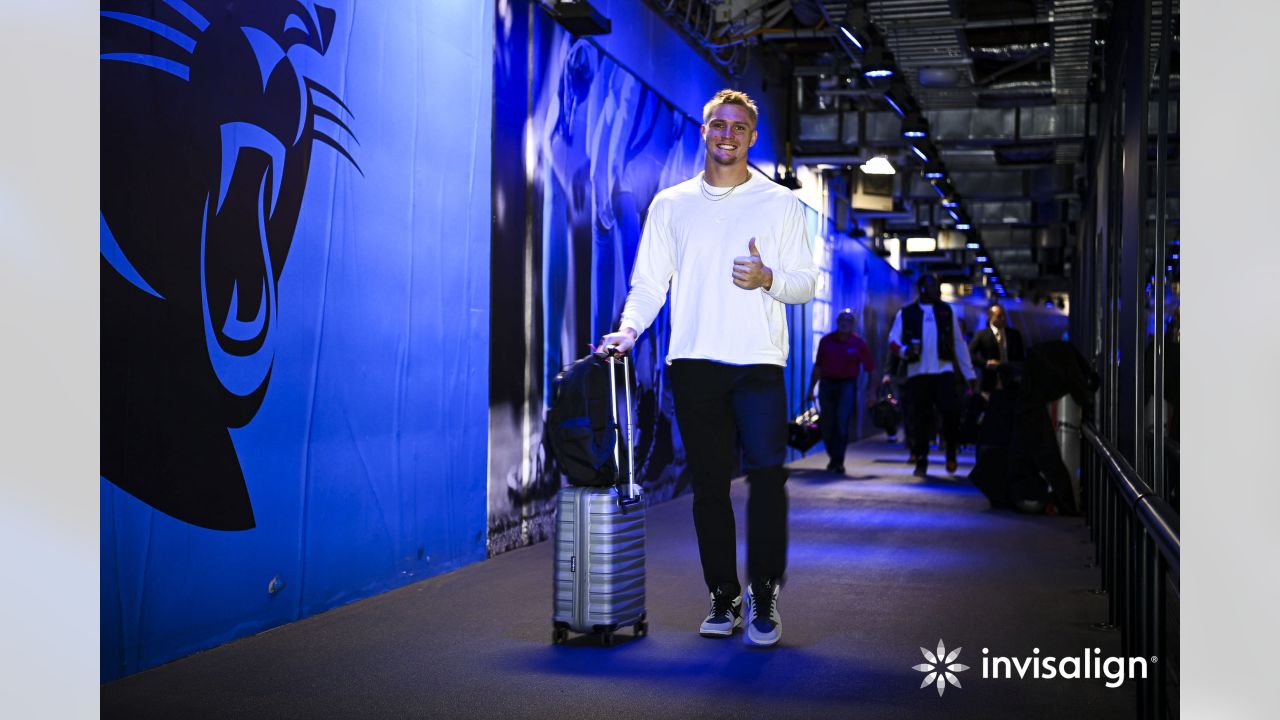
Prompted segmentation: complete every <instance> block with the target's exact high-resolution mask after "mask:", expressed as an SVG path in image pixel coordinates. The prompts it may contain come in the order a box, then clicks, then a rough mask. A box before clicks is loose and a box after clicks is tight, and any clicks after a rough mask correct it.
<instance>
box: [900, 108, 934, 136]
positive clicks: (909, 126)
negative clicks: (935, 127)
mask: <svg viewBox="0 0 1280 720" xmlns="http://www.w3.org/2000/svg"><path fill="white" fill-rule="evenodd" d="M928 135H929V123H927V122H925V119H924V116H923V115H921V114H920V113H911V114H910V115H908V116H906V117H905V118H903V120H902V137H905V138H922V137H928Z"/></svg>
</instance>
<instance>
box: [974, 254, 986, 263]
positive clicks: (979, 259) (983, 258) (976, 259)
mask: <svg viewBox="0 0 1280 720" xmlns="http://www.w3.org/2000/svg"><path fill="white" fill-rule="evenodd" d="M974 260H975V261H977V262H986V261H987V256H986V255H979V256H978V257H976V258H974Z"/></svg>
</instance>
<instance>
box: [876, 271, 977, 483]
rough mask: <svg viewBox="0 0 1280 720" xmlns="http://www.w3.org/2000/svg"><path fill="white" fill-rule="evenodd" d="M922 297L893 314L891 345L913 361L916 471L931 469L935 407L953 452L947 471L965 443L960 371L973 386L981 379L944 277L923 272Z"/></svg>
mask: <svg viewBox="0 0 1280 720" xmlns="http://www.w3.org/2000/svg"><path fill="white" fill-rule="evenodd" d="M916 289H917V291H918V292H919V296H918V298H917V299H916V301H915V302H913V303H911V304H910V305H908V306H906V307H904V308H902V309H901V310H899V311H898V313H897V315H895V316H894V318H893V327H892V328H891V329H890V330H889V347H890V348H891V349H892V350H893V351H894V352H895V353H897V354H899V355H900V356H901V357H902V358H903V360H905V361H906V363H907V392H908V393H909V394H910V396H911V411H912V413H913V415H914V417H915V422H914V423H913V425H914V427H913V429H912V434H913V437H912V440H913V445H914V447H913V448H912V453H911V454H912V455H914V456H915V458H916V465H915V475H916V476H917V477H925V476H926V475H927V474H928V472H929V441H930V439H932V438H933V436H934V434H935V431H934V410H935V408H936V409H937V411H938V412H939V413H941V415H942V437H943V444H944V445H945V446H946V453H947V472H948V473H954V472H955V471H956V464H957V463H956V452H957V448H958V443H959V438H958V435H959V428H960V398H959V397H958V393H957V390H956V388H957V385H958V383H957V378H956V372H957V370H958V371H959V372H960V374H961V375H963V376H964V379H965V381H966V382H967V383H968V385H969V389H970V390H972V389H973V386H974V384H975V383H976V375H975V374H974V372H973V365H972V363H971V362H970V360H969V348H968V347H966V346H965V343H964V336H963V335H961V333H960V322H959V319H958V318H957V317H956V313H955V311H954V310H952V309H951V306H950V305H948V304H946V303H944V302H942V296H941V292H940V289H939V286H938V279H937V278H936V277H934V276H933V275H929V274H925V275H921V276H920V279H919V280H917V281H916Z"/></svg>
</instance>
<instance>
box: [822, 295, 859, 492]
mask: <svg viewBox="0 0 1280 720" xmlns="http://www.w3.org/2000/svg"><path fill="white" fill-rule="evenodd" d="M853 327H854V317H853V310H850V309H849V308H845V309H844V310H842V311H840V314H839V315H837V316H836V329H835V331H834V332H829V333H827V334H826V335H823V336H822V339H821V340H819V341H818V356H817V358H816V359H815V360H814V363H813V372H812V373H811V374H810V376H809V397H813V391H814V388H815V387H816V388H817V390H818V412H819V415H818V425H819V427H820V428H821V429H822V444H823V445H824V446H825V447H826V450H827V457H829V458H830V460H831V462H829V463H827V472H834V473H840V474H844V451H845V448H846V447H847V446H848V444H849V421H850V420H851V419H852V417H853V411H854V409H855V408H856V407H858V380H859V378H860V374H861V373H862V372H863V371H865V372H867V373H868V374H870V373H874V372H875V361H874V360H873V359H872V357H871V347H870V346H869V345H867V341H866V340H863V339H862V337H861V336H860V335H858V334H857V333H855V332H854V331H853Z"/></svg>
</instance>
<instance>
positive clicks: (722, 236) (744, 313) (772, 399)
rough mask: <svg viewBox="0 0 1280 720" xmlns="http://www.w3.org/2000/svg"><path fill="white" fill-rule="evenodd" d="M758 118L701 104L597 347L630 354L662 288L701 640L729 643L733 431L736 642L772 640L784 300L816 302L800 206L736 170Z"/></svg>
mask: <svg viewBox="0 0 1280 720" xmlns="http://www.w3.org/2000/svg"><path fill="white" fill-rule="evenodd" d="M756 122H757V110H756V106H755V103H754V102H753V101H752V100H751V98H749V97H747V95H746V94H745V93H741V92H737V91H734V90H722V91H720V92H718V93H716V95H715V96H714V97H712V98H711V100H710V102H708V103H707V104H706V106H705V107H704V108H703V125H702V139H703V142H704V144H705V147H706V163H705V167H704V170H703V172H701V173H699V174H698V175H697V176H696V177H693V178H692V179H690V180H686V181H685V182H682V183H680V184H678V185H675V186H673V187H670V188H667V189H666V190H663V191H662V192H660V193H658V195H657V196H656V197H654V199H653V203H652V204H651V205H650V206H649V215H648V219H647V221H646V223H645V227H644V233H643V235H642V236H641V239H640V247H639V249H638V251H637V254H636V262H635V269H634V270H633V272H632V276H631V292H630V294H629V295H628V296H627V302H626V305H625V307H624V308H623V310H622V319H621V321H620V323H619V327H618V331H617V332H614V333H610V334H608V335H605V336H604V337H603V338H602V339H601V345H602V346H604V347H610V346H612V347H614V348H616V350H617V351H619V352H627V351H628V350H630V349H631V347H632V346H633V345H634V343H635V340H636V338H637V337H639V335H640V333H642V332H644V331H645V329H647V328H648V327H649V325H650V323H652V322H653V320H654V318H655V317H656V316H657V314H658V311H659V310H660V309H661V308H662V305H663V303H664V302H665V300H666V295H667V290H668V288H669V289H670V291H671V342H670V347H669V349H668V351H667V362H668V364H669V365H670V372H669V377H670V379H671V389H672V393H673V397H674V399H675V406H676V421H677V422H678V423H679V426H680V435H681V437H682V438H683V440H684V444H685V451H686V455H687V457H688V463H689V465H688V470H689V473H690V475H691V477H692V481H693V522H694V528H695V530H696V531H697V536H698V553H699V557H700V559H701V561H702V573H703V578H704V580H705V581H706V584H707V588H708V590H709V591H710V593H711V609H710V612H708V614H707V617H706V619H705V620H704V621H703V622H702V625H701V626H700V628H699V632H700V633H701V634H702V635H704V636H707V637H728V636H730V635H732V634H733V631H734V629H735V628H737V627H738V626H739V625H741V624H742V597H741V585H740V583H739V581H738V569H737V542H736V533H735V529H734V515H733V506H732V504H731V503H730V500H729V487H730V481H731V480H732V476H731V474H732V472H733V465H734V459H735V455H736V452H737V450H736V447H735V440H736V439H737V438H739V437H740V438H741V442H742V460H743V462H742V466H743V470H745V471H746V474H747V482H748V485H749V488H750V495H749V498H748V500H747V575H748V578H747V579H748V584H747V615H748V620H747V632H746V642H747V643H748V644H753V645H773V644H775V643H777V642H778V640H779V639H780V638H781V637H782V618H781V615H780V613H779V611H778V595H779V592H780V590H781V581H782V577H783V573H784V571H785V570H786V558H787V494H786V488H785V487H784V483H785V482H786V480H787V471H786V469H785V468H784V467H783V462H784V461H785V459H786V442H787V415H786V413H787V401H786V391H785V385H784V382H783V368H784V367H785V366H786V364H787V353H788V348H789V344H788V338H787V318H786V308H785V305H786V304H799V303H806V302H808V301H809V300H811V299H812V298H813V293H814V288H815V286H816V282H817V275H818V270H817V267H816V266H815V265H814V263H813V253H812V250H811V249H810V246H809V240H808V236H807V234H806V231H805V223H804V214H803V208H802V206H801V204H800V201H799V200H797V199H796V197H795V195H794V194H792V193H791V192H790V191H789V190H787V189H785V188H783V187H781V186H780V185H777V184H775V183H773V182H770V181H769V180H768V179H767V178H765V177H763V176H761V175H759V174H757V173H754V172H752V171H751V170H750V168H749V167H748V166H747V152H748V150H749V149H750V147H751V146H752V145H754V144H755V142H756Z"/></svg>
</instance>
